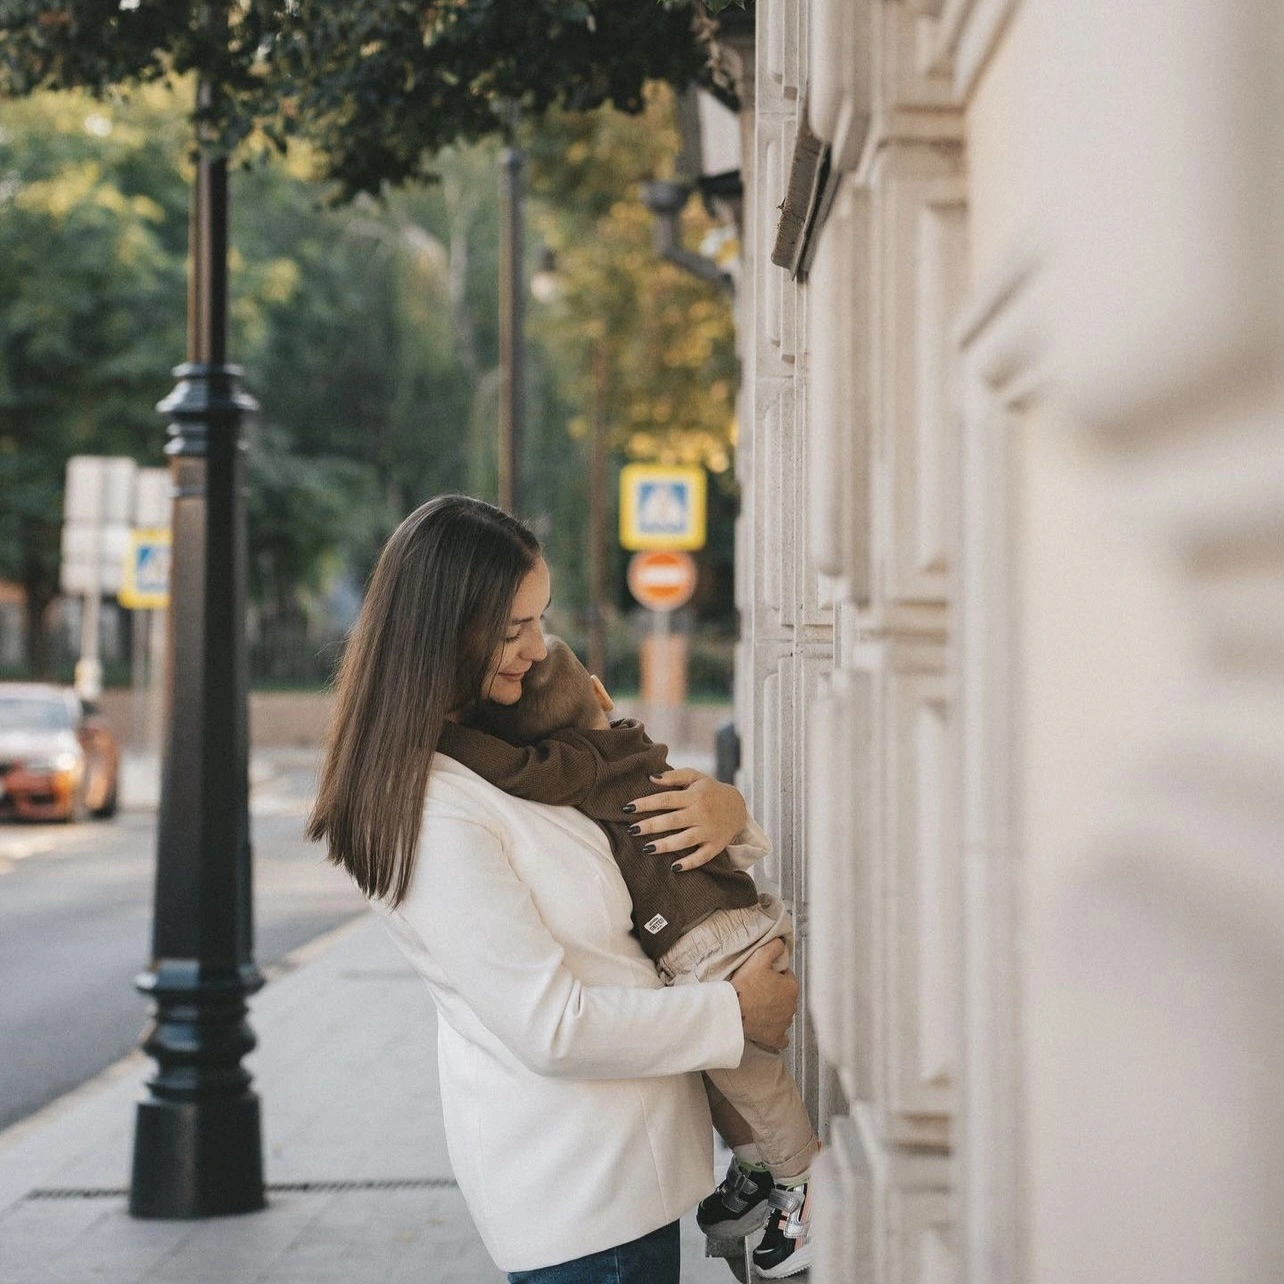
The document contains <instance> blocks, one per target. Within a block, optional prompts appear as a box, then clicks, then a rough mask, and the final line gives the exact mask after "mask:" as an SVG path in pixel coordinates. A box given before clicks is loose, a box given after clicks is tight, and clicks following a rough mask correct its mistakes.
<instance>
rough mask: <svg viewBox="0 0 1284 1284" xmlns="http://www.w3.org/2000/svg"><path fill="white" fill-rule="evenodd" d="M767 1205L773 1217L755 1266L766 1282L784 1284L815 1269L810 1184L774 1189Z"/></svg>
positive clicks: (756, 1250)
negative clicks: (812, 1246)
mask: <svg viewBox="0 0 1284 1284" xmlns="http://www.w3.org/2000/svg"><path fill="white" fill-rule="evenodd" d="M767 1203H768V1204H770V1205H771V1213H770V1216H769V1217H768V1220H767V1229H766V1230H765V1231H764V1232H763V1236H762V1240H761V1242H760V1243H759V1244H758V1247H757V1248H755V1249H754V1250H753V1266H754V1270H755V1271H757V1272H758V1274H759V1275H761V1276H762V1278H763V1279H765V1280H783V1279H784V1278H785V1277H786V1276H789V1275H797V1274H798V1272H799V1271H805V1270H806V1269H807V1268H808V1267H809V1266H810V1265H811V1200H810V1199H809V1198H808V1183H806V1182H804V1183H803V1184H802V1185H801V1186H773V1187H772V1188H771V1193H770V1194H769V1195H768V1196H767Z"/></svg>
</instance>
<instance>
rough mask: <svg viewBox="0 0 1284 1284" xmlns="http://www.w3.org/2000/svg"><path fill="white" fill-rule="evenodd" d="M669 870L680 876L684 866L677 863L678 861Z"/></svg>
mask: <svg viewBox="0 0 1284 1284" xmlns="http://www.w3.org/2000/svg"><path fill="white" fill-rule="evenodd" d="M669 868H670V869H671V870H672V871H673V872H674V873H675V874H680V873H682V865H681V864H680V863H679V862H678V861H676V860H675V861H674V862H673V864H672V865H670V866H669Z"/></svg>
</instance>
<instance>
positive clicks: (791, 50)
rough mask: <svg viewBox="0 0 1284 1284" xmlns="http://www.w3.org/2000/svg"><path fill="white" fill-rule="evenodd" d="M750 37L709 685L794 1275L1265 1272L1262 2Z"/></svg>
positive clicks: (1279, 192) (1279, 559) (1083, 4)
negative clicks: (782, 1077)
mask: <svg viewBox="0 0 1284 1284" xmlns="http://www.w3.org/2000/svg"><path fill="white" fill-rule="evenodd" d="M755 23H756V31H755V35H754V39H753V40H752V41H751V42H749V41H745V42H744V43H742V44H741V45H740V46H734V43H733V44H732V53H733V55H734V54H737V53H738V54H739V56H740V61H741V66H740V74H739V83H740V89H741V96H742V103H743V105H744V115H743V117H742V120H743V121H744V122H745V124H746V138H747V139H748V137H749V135H750V133H751V135H752V141H751V144H749V145H748V147H747V154H746V155H745V157H744V160H743V163H742V171H743V176H744V180H745V213H744V265H743V276H742V288H741V290H740V297H739V304H738V306H739V308H740V317H739V320H740V325H741V334H742V351H743V356H744V369H745V380H744V391H743V406H742V427H741V442H740V450H739V459H738V465H737V466H738V469H739V471H740V477H741V482H742V494H743V500H742V516H741V519H740V527H739V533H738V541H739V543H738V575H739V586H738V594H739V605H740V608H741V612H742V642H741V649H740V655H739V663H738V666H737V672H738V677H737V682H738V689H737V699H736V704H737V719H738V723H739V726H740V731H741V738H742V767H741V772H742V782H743V784H744V787H745V789H746V792H747V793H748V794H749V796H750V799H751V803H752V806H753V809H754V811H755V813H756V814H758V815H759V816H760V817H761V818H762V820H763V821H764V823H765V824H766V826H767V827H768V829H769V832H770V833H771V835H772V838H773V840H774V842H775V845H776V853H777V854H776V856H775V857H774V858H773V863H772V865H771V867H770V869H769V870H768V871H767V872H768V875H769V877H770V878H771V879H772V880H774V881H775V882H776V884H777V885H778V886H779V888H780V890H781V891H782V893H783V894H784V895H785V896H786V897H787V898H788V899H789V900H790V901H791V902H792V904H793V907H794V910H795V915H796V918H797V921H798V924H799V929H800V949H799V954H798V960H797V966H798V970H799V974H800V976H801V978H802V981H803V985H804V996H805V1011H804V1012H803V1013H801V1014H800V1017H799V1020H798V1025H797V1030H796V1037H795V1039H794V1055H795V1057H796V1059H797V1064H798V1072H799V1075H800V1078H801V1081H802V1082H803V1084H804V1085H805V1089H806V1092H807V1095H808V1097H809V1099H810V1101H811V1102H812V1103H813V1105H814V1106H815V1109H816V1111H817V1114H818V1116H819V1118H820V1121H821V1129H822V1134H823V1136H824V1137H825V1140H826V1143H827V1145H826V1150H825V1153H824V1155H823V1156H822V1160H821V1180H820V1182H819V1183H818V1190H817V1200H818V1205H817V1213H816V1217H817V1227H818V1229H817V1237H818V1254H819V1260H818V1262H817V1264H816V1266H815V1267H814V1268H813V1272H812V1278H813V1279H814V1280H816V1281H817V1282H818V1284H866V1281H871V1282H872V1281H877V1282H878V1284H892V1282H895V1284H920V1282H921V1284H945V1282H950V1284H955V1282H958V1284H964V1282H966V1284H1026V1282H1028V1281H1036V1280H1037V1281H1040V1282H1043V1281H1048V1282H1049V1284H1085V1282H1086V1281H1093V1284H1101V1282H1102V1281H1114V1280H1118V1281H1121V1282H1122V1281H1127V1282H1128V1284H1149V1282H1150V1281H1155V1284H1160V1282H1161V1281H1162V1284H1173V1282H1174V1281H1181V1282H1182V1284H1194V1282H1196V1281H1207V1282H1208V1284H1213V1282H1214V1281H1216V1282H1217V1284H1250V1282H1256V1281H1262V1282H1263V1284H1265V1282H1266V1281H1272V1282H1278V1281H1279V1280H1280V1279H1284V1243H1282V1242H1281V1241H1282V1240H1284V1230H1282V1229H1281V1225H1282V1224H1284V1219H1281V1218H1280V1217H1279V1215H1278V1209H1279V1208H1280V1207H1281V1206H1284V1203H1282V1202H1281V1199H1280V1196H1281V1194H1284V1191H1282V1189H1281V1186H1282V1184H1284V1183H1282V1181H1281V1171H1282V1169H1284V1160H1282V1159H1281V1158H1280V1156H1281V1155H1284V1119H1282V1118H1281V1110H1282V1107H1281V1105H1280V1101H1281V1098H1282V1097H1284V1094H1281V1092H1280V1091H1279V1085H1280V1084H1281V1083H1284V1073H1282V1072H1284V1039H1282V1038H1281V1037H1280V1035H1281V1033H1282V1031H1281V1029H1280V1025H1281V1006H1282V1005H1281V1002H1280V998H1279V996H1280V995H1281V993H1284V985H1282V984H1281V982H1282V981H1284V859H1282V858H1284V76H1282V75H1280V74H1279V69H1280V68H1281V67H1284V7H1281V6H1280V5H1279V3H1278V0H1240V3H1237V4H1227V3H1226V2H1225V0H1176V3H1169V4H1165V5H1159V4H1156V3H1149V2H1147V0H1142V2H1141V3H1137V4H1131V5H1124V4H1119V3H1117V0H1075V3H1073V4H1065V3H1056V2H1055V0H757V4H756V10H755ZM733 61H734V58H733Z"/></svg>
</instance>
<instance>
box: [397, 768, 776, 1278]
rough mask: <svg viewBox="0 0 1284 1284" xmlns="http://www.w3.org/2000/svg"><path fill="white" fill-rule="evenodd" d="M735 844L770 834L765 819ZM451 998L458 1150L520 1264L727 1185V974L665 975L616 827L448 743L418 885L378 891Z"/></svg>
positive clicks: (583, 1244) (404, 944) (748, 845)
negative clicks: (394, 899) (490, 771)
mask: <svg viewBox="0 0 1284 1284" xmlns="http://www.w3.org/2000/svg"><path fill="white" fill-rule="evenodd" d="M740 837H741V838H742V839H744V840H745V843H744V844H743V845H741V846H738V847H733V848H732V849H731V853H732V858H733V860H734V861H735V863H736V864H737V865H739V866H740V867H741V868H744V867H747V866H748V865H749V864H751V863H752V862H753V860H755V859H757V858H758V857H759V856H761V855H762V854H763V853H764V852H765V851H766V850H767V848H768V843H767V839H766V836H765V835H764V834H763V833H762V830H761V829H760V828H759V827H758V826H757V825H756V824H753V823H752V822H751V826H750V828H749V829H748V830H746V832H745V834H743V835H741V836H740ZM376 908H377V909H379V910H380V911H381V913H382V916H383V921H384V923H385V924H386V926H387V928H388V930H389V932H390V933H391V934H392V937H393V939H394V940H395V941H396V942H397V944H398V945H399V946H400V948H401V949H402V950H403V951H404V953H405V954H406V955H407V957H408V958H409V959H410V961H411V963H412V964H413V965H414V967H415V969H416V971H417V972H418V973H419V974H420V976H422V977H423V978H424V980H425V981H426V982H427V983H428V988H429V989H430V990H431V991H432V996H433V1001H434V1002H435V1003H436V1006H437V1012H438V1014H439V1017H440V1020H439V1021H438V1039H437V1047H438V1060H439V1063H440V1070H441V1097H442V1111H443V1114H444V1117H445V1125H446V1140H447V1145H448V1148H449V1152H450V1161H451V1164H452V1166H453V1168H454V1171H455V1177H456V1179H457V1180H458V1182H459V1189H460V1191H461V1192H462V1193H463V1196H464V1199H465V1200H466V1201H467V1204H468V1207H469V1210H470V1211H471V1213H472V1215H473V1219H474V1220H475V1222H476V1223H477V1229H478V1231H479V1232H480V1234H481V1237H482V1240H483V1242H484V1243H485V1245H486V1247H487V1249H488V1250H489V1252H490V1254H491V1256H492V1257H493V1258H494V1259H495V1262H496V1264H497V1265H498V1266H499V1268H500V1269H501V1270H504V1271H520V1270H533V1269H536V1268H538V1267H543V1266H552V1265H554V1264H556V1263H559V1262H564V1261H569V1260H571V1259H573V1258H576V1257H582V1256H584V1255H586V1254H588V1253H594V1252H598V1251H599V1250H601V1249H604V1248H609V1247H611V1246H612V1245H615V1244H623V1243H627V1242H628V1241H629V1240H632V1239H636V1238H637V1237H638V1236H640V1235H645V1234H647V1233H649V1232H650V1231H653V1230H655V1229H657V1228H658V1227H660V1226H663V1225H666V1224H667V1223H668V1222H670V1221H672V1220H673V1219H674V1218H676V1217H680V1216H681V1215H682V1214H683V1213H685V1212H686V1211H687V1209H689V1208H690V1207H691V1206H692V1205H693V1204H694V1203H696V1201H697V1200H699V1199H701V1198H703V1196H705V1195H706V1194H708V1193H709V1191H710V1190H711V1189H712V1188H713V1184H714V1181H713V1155H712V1141H711V1135H712V1134H711V1127H710V1122H709V1112H708V1107H707V1104H706V1100H705V1095H704V1091H703V1089H702V1087H701V1084H700V1078H699V1075H698V1074H696V1073H694V1072H695V1071H697V1070H700V1069H704V1068H717V1067H729V1066H736V1065H738V1064H739V1063H740V1058H741V1056H742V1055H743V1052H744V1036H743V1033H742V1030H741V1024H740V1006H739V1003H738V1001H737V998H736V994H735V991H734V990H733V989H732V987H731V985H730V984H729V983H727V982H725V981H722V982H714V983H710V984H706V985H690V986H681V987H678V988H671V989H666V988H664V986H663V985H662V983H661V981H660V978H659V977H658V976H657V975H656V971H655V968H654V966H653V965H652V963H651V961H650V960H649V959H648V958H647V957H646V955H645V954H644V953H643V952H642V947H641V946H640V945H639V944H638V941H637V938H636V937H634V936H633V935H632V933H631V931H630V928H631V922H630V910H631V904H630V901H629V894H628V891H627V890H626V888H625V885H624V880H623V878H621V877H620V874H619V871H618V870H617V868H616V866H615V862H614V861H613V860H612V859H611V855H610V848H609V847H608V845H607V841H606V837H605V835H604V834H603V833H602V831H601V830H600V829H599V828H598V826H597V825H596V824H595V823H594V822H592V821H591V820H588V819H587V818H586V817H585V816H583V815H581V814H580V813H579V812H578V811H575V810H574V809H573V808H570V807H550V806H546V805H544V804H542V803H532V802H525V801H522V800H521V799H517V798H512V797H510V796H509V795H507V794H505V793H502V792H501V791H500V790H498V789H496V788H495V787H494V786H493V785H491V784H489V783H487V782H486V781H485V780H483V779H482V778H481V777H480V776H478V775H476V774H475V773H474V772H472V771H470V770H469V769H468V768H467V767H464V766H463V765H462V764H460V763H458V762H455V761H454V760H453V759H451V758H447V757H445V756H444V755H442V754H438V755H437V757H436V758H435V759H434V762H433V768H432V773H431V775H430V778H429V782H428V792H427V798H426V800H425V805H424V820H423V833H422V837H421V839H420V845H419V857H418V862H417V866H416V870H415V874H414V878H413V880H412V882H411V886H410V889H409V892H408V894H407V896H406V898H405V899H404V900H403V901H402V903H401V905H400V906H399V907H398V908H397V909H395V910H390V909H389V908H388V907H387V906H386V905H377V906H376Z"/></svg>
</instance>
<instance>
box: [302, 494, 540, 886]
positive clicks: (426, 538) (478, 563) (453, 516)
mask: <svg viewBox="0 0 1284 1284" xmlns="http://www.w3.org/2000/svg"><path fill="white" fill-rule="evenodd" d="M539 557H540V546H539V541H538V540H537V539H536V538H535V536H534V535H533V534H532V533H531V532H530V531H529V530H528V529H527V528H526V527H525V526H524V525H522V523H521V522H519V521H518V520H517V519H516V518H515V517H511V516H510V515H509V514H508V513H505V512H504V511H503V510H502V509H498V508H495V507H494V506H493V505H491V504H487V503H483V502H482V501H481V500H479V499H470V498H468V497H467V496H465V495H439V496H438V497H437V498H435V499H430V500H429V501H428V502H427V503H426V504H423V505H421V506H420V507H419V508H417V509H415V511H414V512H413V513H411V514H410V516H409V517H407V518H406V520H405V521H404V522H402V523H401V525H400V526H398V527H397V529H396V530H395V531H393V533H392V535H391V536H390V537H389V539H388V542H387V544H385V545H384V548H383V552H382V553H380V555H379V561H378V563H377V564H376V565H375V569H374V572H373V574H372V575H371V576H370V585H369V587H368V589H367V590H366V597H365V601H364V603H363V604H362V607H361V614H360V616H359V617H358V619H357V622H356V624H355V626H354V627H353V630H352V633H351V636H350V637H349V639H348V644H347V647H346V648H345V651H344V655H343V660H342V662H341V663H340V665H339V671H338V676H337V678H336V688H337V690H336V701H335V710H334V716H333V719H332V721H331V724H330V735H329V739H328V742H327V744H326V752H325V760H324V763H323V765H322V768H321V781H320V787H319V789H318V791H317V801H316V805H315V806H314V807H313V809H312V815H311V816H310V817H309V819H308V829H307V833H308V837H309V838H311V839H313V840H314V841H321V840H324V841H326V842H327V843H328V845H329V858H330V860H331V861H333V862H334V863H335V864H336V865H341V866H343V868H344V869H346V870H347V871H348V873H349V874H351V875H352V877H353V878H354V879H355V880H356V882H357V884H358V886H359V887H360V888H361V890H362V891H363V892H365V894H366V895H367V896H372V897H381V898H382V897H386V898H388V900H389V903H390V904H392V905H394V906H395V905H398V904H399V903H400V902H401V900H402V898H403V897H404V896H405V894H406V889H407V888H408V887H409V885H410V879H411V876H412V874H413V873H414V865H415V853H416V849H417V847H418V844H419V829H420V822H421V818H422V814H423V802H424V791H425V789H426V787H427V783H428V772H429V769H430V768H431V765H432V756H433V753H434V751H435V750H436V747H437V739H438V737H439V736H440V735H441V728H442V723H443V722H444V721H445V718H446V715H447V714H448V713H451V712H453V711H456V710H460V709H466V708H467V707H468V706H470V705H472V704H473V703H474V702H475V701H477V700H478V699H479V698H480V697H481V694H482V688H483V685H484V684H485V682H486V680H487V678H488V677H489V676H490V674H489V667H490V664H491V660H492V657H493V656H494V653H495V651H496V649H497V648H498V647H499V646H500V644H501V643H502V640H503V638H504V635H505V633H506V632H507V628H508V620H509V612H510V609H511V607H512V602H513V597H514V596H515V595H516V593H517V590H518V588H519V586H520V585H521V582H522V580H523V579H524V578H525V577H526V575H527V574H528V573H529V571H530V570H531V568H532V567H533V566H534V565H535V563H536V562H537V561H538V560H539Z"/></svg>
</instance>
